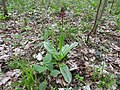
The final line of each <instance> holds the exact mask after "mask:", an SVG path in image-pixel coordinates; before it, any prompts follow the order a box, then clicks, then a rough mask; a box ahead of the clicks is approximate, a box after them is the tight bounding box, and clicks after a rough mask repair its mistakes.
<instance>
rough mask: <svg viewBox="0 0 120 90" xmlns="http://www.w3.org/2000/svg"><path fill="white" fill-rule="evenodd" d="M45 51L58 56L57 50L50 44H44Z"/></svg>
mask: <svg viewBox="0 0 120 90" xmlns="http://www.w3.org/2000/svg"><path fill="white" fill-rule="evenodd" d="M44 47H45V49H46V50H47V51H48V52H50V53H51V54H58V52H57V50H56V49H55V48H54V47H53V45H52V44H51V43H49V42H44Z"/></svg>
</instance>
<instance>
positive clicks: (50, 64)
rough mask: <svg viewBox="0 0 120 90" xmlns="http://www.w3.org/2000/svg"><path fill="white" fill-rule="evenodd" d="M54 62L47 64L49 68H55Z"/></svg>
mask: <svg viewBox="0 0 120 90" xmlns="http://www.w3.org/2000/svg"><path fill="white" fill-rule="evenodd" d="M53 64H54V63H53V62H50V63H48V64H47V67H48V70H53Z"/></svg>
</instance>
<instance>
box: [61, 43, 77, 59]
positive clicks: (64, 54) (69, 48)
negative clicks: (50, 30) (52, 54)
mask: <svg viewBox="0 0 120 90" xmlns="http://www.w3.org/2000/svg"><path fill="white" fill-rule="evenodd" d="M77 45H78V43H77V42H74V43H72V44H71V45H70V46H69V45H68V44H67V45H65V46H63V48H62V54H63V57H65V56H66V55H67V54H68V53H69V52H70V50H71V49H73V48H74V47H76V46H77Z"/></svg>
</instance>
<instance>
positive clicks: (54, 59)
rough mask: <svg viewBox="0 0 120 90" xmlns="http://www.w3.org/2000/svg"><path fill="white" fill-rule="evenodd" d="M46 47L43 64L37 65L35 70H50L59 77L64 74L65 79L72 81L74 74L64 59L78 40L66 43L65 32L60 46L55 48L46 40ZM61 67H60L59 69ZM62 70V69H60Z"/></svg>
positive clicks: (68, 81)
mask: <svg viewBox="0 0 120 90" xmlns="http://www.w3.org/2000/svg"><path fill="white" fill-rule="evenodd" d="M43 44H44V47H45V49H46V50H47V52H48V53H47V54H46V56H45V57H44V58H43V63H42V65H41V66H40V65H35V70H36V71H38V72H39V73H42V72H46V71H47V70H48V71H50V75H51V76H54V77H57V75H58V74H60V73H61V74H62V75H63V77H64V80H65V81H66V82H67V83H70V82H71V80H72V74H71V73H70V70H69V68H68V66H67V65H66V64H65V63H64V61H63V59H64V58H65V57H66V56H67V54H68V53H69V52H70V51H71V49H73V48H74V47H75V46H77V44H78V43H77V42H75V43H72V44H71V45H68V44H66V45H64V46H63V44H64V34H61V36H60V43H59V45H58V48H57V49H56V48H54V46H53V45H52V44H51V43H50V42H44V43H43ZM58 68H59V69H58ZM59 70H60V71H59Z"/></svg>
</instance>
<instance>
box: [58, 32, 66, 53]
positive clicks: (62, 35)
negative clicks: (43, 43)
mask: <svg viewBox="0 0 120 90" xmlns="http://www.w3.org/2000/svg"><path fill="white" fill-rule="evenodd" d="M64 39H65V35H64V33H62V34H61V35H60V39H59V40H60V41H59V49H60V51H62V46H63V44H64Z"/></svg>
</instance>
